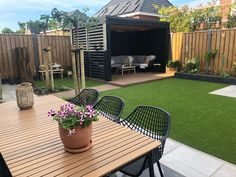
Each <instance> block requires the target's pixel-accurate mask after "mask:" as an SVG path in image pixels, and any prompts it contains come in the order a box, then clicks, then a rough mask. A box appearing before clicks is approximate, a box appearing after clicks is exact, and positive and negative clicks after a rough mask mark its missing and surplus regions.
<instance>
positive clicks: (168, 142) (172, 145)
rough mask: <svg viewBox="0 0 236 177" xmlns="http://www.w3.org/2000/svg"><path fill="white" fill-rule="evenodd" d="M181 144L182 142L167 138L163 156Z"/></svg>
mask: <svg viewBox="0 0 236 177" xmlns="http://www.w3.org/2000/svg"><path fill="white" fill-rule="evenodd" d="M180 146H181V143H178V142H177V141H175V140H172V139H170V138H167V140H166V144H165V149H164V153H163V156H164V155H166V154H168V153H169V152H171V151H173V150H174V149H176V148H178V147H180Z"/></svg>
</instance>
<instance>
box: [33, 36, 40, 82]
mask: <svg viewBox="0 0 236 177" xmlns="http://www.w3.org/2000/svg"><path fill="white" fill-rule="evenodd" d="M32 40H33V49H34V64H35V69H36V78H37V79H39V78H40V76H39V46H38V38H37V36H36V35H35V34H33V35H32Z"/></svg>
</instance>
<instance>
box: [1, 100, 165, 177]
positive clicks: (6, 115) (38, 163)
mask: <svg viewBox="0 0 236 177" xmlns="http://www.w3.org/2000/svg"><path fill="white" fill-rule="evenodd" d="M63 103H65V101H63V100H61V99H59V98H57V97H55V96H44V97H39V98H36V99H35V105H34V108H33V109H30V110H26V111H19V109H18V107H17V105H16V102H9V103H4V104H1V105H0V109H1V115H0V151H1V153H2V155H3V157H4V159H5V161H6V163H7V165H8V166H9V169H10V171H11V173H12V175H13V176H22V177H25V176H50V177H51V176H77V177H78V176H87V177H96V176H102V175H105V174H107V173H109V172H112V171H116V170H117V169H119V168H120V167H121V166H123V165H125V164H127V163H129V162H130V161H132V160H134V159H136V158H138V157H140V156H142V155H144V154H146V153H148V152H150V151H151V150H152V149H154V148H156V147H158V146H159V145H160V142H158V141H155V140H153V139H151V138H149V137H146V136H143V135H141V134H139V133H137V132H134V131H132V130H130V129H128V128H125V127H123V126H121V125H118V124H117V123H114V122H112V121H110V120H107V119H105V118H103V117H101V118H100V120H99V121H98V122H97V123H94V125H93V136H92V140H93V147H92V148H91V149H90V150H88V151H86V152H84V153H80V154H70V153H68V152H65V151H64V148H63V145H62V143H61V141H60V138H59V133H58V125H57V123H56V122H53V121H52V120H51V119H50V118H48V117H47V111H48V110H49V109H51V108H54V109H58V108H59V106H60V105H62V104H63Z"/></svg>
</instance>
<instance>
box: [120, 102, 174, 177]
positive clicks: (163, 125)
mask: <svg viewBox="0 0 236 177" xmlns="http://www.w3.org/2000/svg"><path fill="white" fill-rule="evenodd" d="M120 124H122V125H123V126H126V127H129V128H130V129H132V130H134V131H137V132H140V133H142V134H144V135H146V136H149V137H151V138H153V139H156V140H159V141H160V142H161V146H160V147H158V148H156V149H155V150H153V151H152V158H151V159H152V162H151V163H152V164H154V163H157V166H158V169H159V172H160V175H161V176H162V177H163V172H162V169H161V165H160V162H159V160H160V159H161V157H162V154H163V151H164V147H165V141H166V138H167V136H168V134H169V131H170V114H169V113H168V112H166V111H165V110H163V109H160V108H157V107H152V106H138V107H137V108H136V109H135V110H134V111H133V112H132V113H131V114H130V115H129V116H128V117H127V118H125V119H123V120H122V121H121V122H120ZM148 163H149V162H148V156H145V157H142V158H139V159H138V160H136V161H134V162H132V163H131V164H129V165H127V166H125V167H124V168H122V169H121V170H120V171H121V172H122V173H124V174H127V175H129V176H140V175H141V174H142V172H143V171H144V170H145V169H147V168H148V167H149V165H148ZM152 170H153V169H152ZM149 172H150V174H151V171H150V169H149Z"/></svg>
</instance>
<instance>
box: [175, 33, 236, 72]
mask: <svg viewBox="0 0 236 177" xmlns="http://www.w3.org/2000/svg"><path fill="white" fill-rule="evenodd" d="M209 35H210V36H209ZM208 40H210V41H208ZM208 42H210V46H208ZM171 43H172V44H171V45H172V47H171V48H172V59H173V60H174V61H175V60H179V61H181V63H182V64H185V61H186V60H187V59H191V58H194V57H196V58H198V59H199V60H200V70H201V71H204V69H205V54H206V53H207V51H209V50H215V49H218V50H219V54H218V56H217V57H216V58H215V60H212V61H211V63H210V67H209V68H210V70H211V71H212V72H214V73H215V74H216V73H221V72H222V71H224V72H227V73H230V72H231V71H232V67H233V63H234V62H236V50H235V48H236V29H228V30H214V31H212V32H211V33H208V31H201V32H189V33H173V34H172V40H171ZM209 47H210V48H209Z"/></svg>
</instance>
